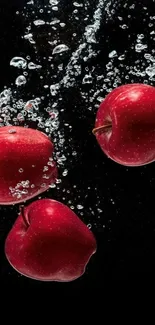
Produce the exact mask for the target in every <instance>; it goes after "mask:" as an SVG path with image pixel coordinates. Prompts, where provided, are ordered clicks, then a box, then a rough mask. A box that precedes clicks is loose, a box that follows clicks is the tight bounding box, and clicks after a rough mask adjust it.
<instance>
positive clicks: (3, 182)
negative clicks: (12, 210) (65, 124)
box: [0, 126, 57, 205]
mask: <svg viewBox="0 0 155 325" xmlns="http://www.w3.org/2000/svg"><path fill="white" fill-rule="evenodd" d="M53 151H54V146H53V143H52V142H51V141H50V139H49V138H48V136H47V135H45V134H44V133H42V132H40V131H38V130H34V129H30V128H26V127H17V126H4V127H1V128H0V204H1V205H10V204H16V203H19V202H23V201H26V200H28V199H30V198H32V197H34V196H36V195H38V194H40V193H42V192H44V191H46V190H47V189H48V188H49V185H50V184H51V183H53V182H54V181H55V179H56V177H57V167H56V164H55V162H54V161H52V154H53ZM45 166H47V167H48V170H47V171H44V170H45V169H47V168H46V167H45ZM45 177H46V178H45ZM26 181H29V183H27V184H26V183H25V182H26ZM43 184H44V186H43Z"/></svg>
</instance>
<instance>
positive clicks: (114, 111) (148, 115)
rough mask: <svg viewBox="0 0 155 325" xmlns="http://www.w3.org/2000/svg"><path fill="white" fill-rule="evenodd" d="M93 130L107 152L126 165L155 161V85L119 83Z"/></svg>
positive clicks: (116, 160) (99, 111)
mask: <svg viewBox="0 0 155 325" xmlns="http://www.w3.org/2000/svg"><path fill="white" fill-rule="evenodd" d="M93 133H94V134H95V136H96V139H97V141H98V143H99V145H100V147H101V149H102V150H103V151H104V153H105V154H106V155H107V156H108V157H109V158H111V159H112V160H114V161H115V162H117V163H119V164H122V165H125V166H142V165H145V164H148V163H151V162H153V161H154V160H155V87H152V86H149V85H145V84H128V85H124V86H120V87H118V88H116V89H115V90H113V91H112V92H111V93H109V94H108V96H106V98H105V100H104V101H103V102H102V103H101V105H100V107H99V109H98V112H97V116H96V122H95V129H94V130H93Z"/></svg>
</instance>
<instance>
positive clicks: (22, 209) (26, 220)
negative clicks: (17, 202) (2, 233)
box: [20, 205, 30, 228]
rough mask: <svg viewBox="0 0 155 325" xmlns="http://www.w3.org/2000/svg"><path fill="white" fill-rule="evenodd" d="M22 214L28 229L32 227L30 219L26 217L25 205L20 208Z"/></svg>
mask: <svg viewBox="0 0 155 325" xmlns="http://www.w3.org/2000/svg"><path fill="white" fill-rule="evenodd" d="M20 213H21V216H22V218H23V221H24V223H25V225H26V227H27V228H28V227H29V226H30V223H29V221H28V219H27V218H26V216H25V207H24V205H21V206H20Z"/></svg>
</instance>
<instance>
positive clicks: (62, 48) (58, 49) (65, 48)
mask: <svg viewBox="0 0 155 325" xmlns="http://www.w3.org/2000/svg"><path fill="white" fill-rule="evenodd" d="M68 50H69V47H68V46H67V45H65V44H59V45H57V46H56V47H55V48H54V49H53V52H52V54H59V53H62V52H65V51H68Z"/></svg>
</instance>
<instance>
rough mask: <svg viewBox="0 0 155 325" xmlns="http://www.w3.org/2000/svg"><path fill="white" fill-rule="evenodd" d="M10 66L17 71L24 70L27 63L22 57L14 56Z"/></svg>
mask: <svg viewBox="0 0 155 325" xmlns="http://www.w3.org/2000/svg"><path fill="white" fill-rule="evenodd" d="M10 65H11V66H13V67H16V68H19V69H25V68H26V67H27V61H26V60H25V59H24V58H22V57H18V56H15V57H14V58H13V59H12V60H11V61H10Z"/></svg>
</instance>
